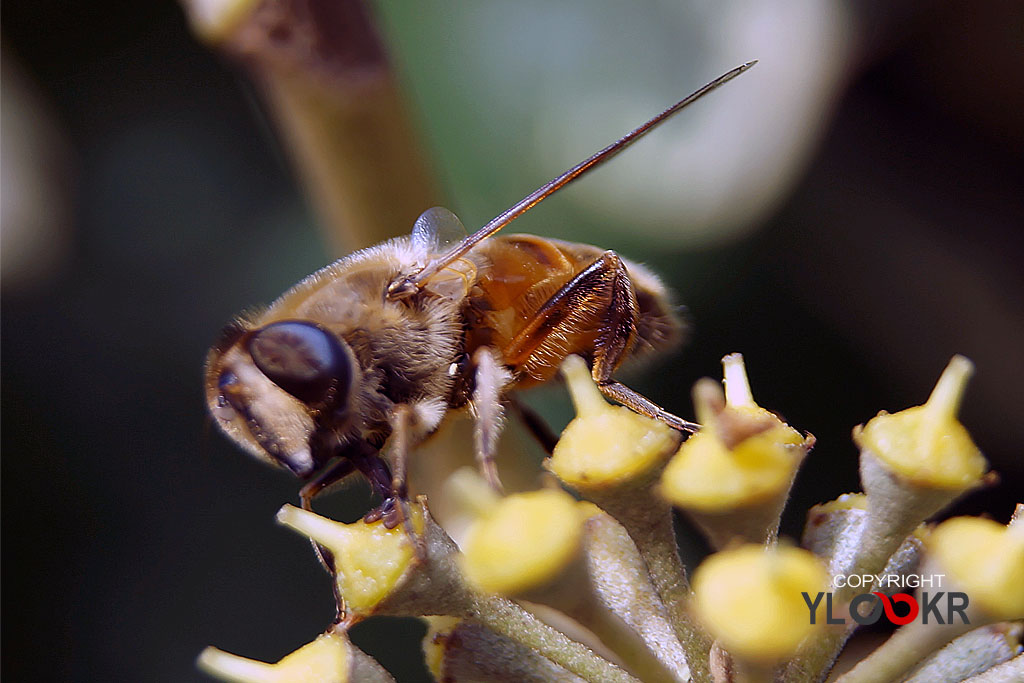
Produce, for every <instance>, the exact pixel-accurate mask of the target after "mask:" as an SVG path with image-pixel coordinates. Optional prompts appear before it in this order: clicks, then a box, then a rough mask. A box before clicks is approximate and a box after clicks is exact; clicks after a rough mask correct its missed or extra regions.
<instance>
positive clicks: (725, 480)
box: [661, 354, 814, 548]
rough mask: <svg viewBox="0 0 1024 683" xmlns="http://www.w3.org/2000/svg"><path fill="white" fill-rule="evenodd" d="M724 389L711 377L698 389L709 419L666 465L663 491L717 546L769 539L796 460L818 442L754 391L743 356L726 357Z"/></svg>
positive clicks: (697, 401)
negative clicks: (764, 403)
mask: <svg viewBox="0 0 1024 683" xmlns="http://www.w3.org/2000/svg"><path fill="white" fill-rule="evenodd" d="M722 364H723V366H724V375H725V385H726V390H725V393H724V396H723V392H722V389H721V388H720V387H719V386H718V384H717V383H716V382H714V381H713V380H710V379H704V380H701V381H699V382H698V383H697V384H696V385H695V386H694V389H693V401H694V406H695V408H696V411H697V419H698V420H699V421H700V422H701V424H703V425H704V426H703V427H702V428H701V430H700V431H699V432H697V433H696V434H694V435H693V436H692V437H690V438H689V439H688V440H687V441H686V443H684V444H683V446H682V447H681V448H680V449H679V452H678V453H677V454H676V456H675V457H674V458H673V459H672V460H671V462H669V464H668V466H667V467H666V468H665V472H664V474H663V475H662V480H661V493H662V495H664V496H665V497H666V498H667V499H668V500H669V501H670V502H672V503H673V504H674V505H676V506H678V507H681V508H683V509H685V510H686V511H687V512H688V513H689V514H690V516H691V517H693V518H694V521H695V522H696V523H697V524H698V526H700V527H701V529H702V530H703V531H704V532H705V534H706V535H707V536H708V537H709V538H710V540H711V542H712V544H713V545H714V546H715V547H716V548H723V547H725V546H726V545H728V543H729V542H730V541H731V540H732V539H733V538H736V537H738V538H741V539H743V540H745V541H748V542H752V543H763V542H765V541H766V540H770V539H771V538H772V537H773V536H774V533H775V530H776V528H777V526H778V520H779V516H780V514H781V512H782V508H783V506H784V505H785V502H786V498H787V497H788V495H789V489H790V486H791V485H792V483H793V478H794V476H795V474H796V470H797V467H798V466H799V464H800V462H801V461H802V460H803V457H804V455H806V453H807V451H808V450H810V448H811V446H812V445H813V443H814V438H813V437H810V436H809V437H807V438H804V437H803V436H801V435H800V434H799V433H798V432H797V431H796V430H795V429H793V428H792V427H790V426H789V425H787V424H785V423H784V422H782V420H780V419H779V418H778V417H776V416H775V415H774V414H772V413H770V412H768V411H767V410H765V409H764V408H761V407H760V406H758V405H757V404H756V403H754V400H753V398H752V396H751V393H750V385H749V383H748V381H747V376H746V371H745V368H744V366H743V357H742V356H741V355H740V354H732V355H729V356H726V357H725V358H724V359H722Z"/></svg>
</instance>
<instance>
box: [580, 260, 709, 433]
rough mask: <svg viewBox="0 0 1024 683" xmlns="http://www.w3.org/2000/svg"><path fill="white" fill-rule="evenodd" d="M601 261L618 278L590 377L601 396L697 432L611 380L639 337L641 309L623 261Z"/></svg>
mask: <svg viewBox="0 0 1024 683" xmlns="http://www.w3.org/2000/svg"><path fill="white" fill-rule="evenodd" d="M602 260H605V261H606V262H607V263H608V267H609V268H611V269H612V270H614V271H615V276H614V277H613V278H611V287H612V291H611V298H610V301H609V305H608V307H607V308H606V309H605V313H604V317H603V319H602V321H601V333H600V335H599V336H598V338H597V345H596V348H595V349H594V364H593V366H592V367H591V371H590V372H591V376H592V377H593V378H594V381H595V382H597V386H598V388H599V389H600V390H601V393H602V394H604V395H605V396H607V397H608V398H610V399H612V400H613V401H617V402H619V403H621V404H622V405H624V406H626V407H627V408H629V409H630V410H632V411H633V412H635V413H639V414H641V415H646V416H647V417H650V418H653V419H655V420H658V421H660V422H664V423H665V424H667V425H668V426H669V427H672V428H673V429H678V430H679V431H681V432H695V431H697V430H698V429H700V425H698V424H695V423H693V422H689V421H687V420H684V419H682V418H681V417H679V416H677V415H673V414H672V413H670V412H668V411H667V410H665V409H664V408H662V407H661V406H659V405H658V404H657V403H655V402H654V401H652V400H650V399H649V398H647V397H645V396H643V395H642V394H640V393H638V392H636V391H634V390H633V389H630V388H629V387H627V386H626V385H625V384H622V383H621V382H616V381H615V380H613V379H612V378H611V375H612V372H614V371H615V368H617V367H618V366H619V364H620V363H621V362H622V360H623V358H625V355H626V352H627V351H629V348H630V345H631V344H632V341H633V338H634V337H635V336H636V321H637V318H638V316H639V309H638V307H637V302H636V294H635V293H634V292H633V285H632V283H631V282H630V280H629V273H628V271H627V270H626V266H625V265H624V264H623V263H622V259H620V258H619V257H618V255H617V254H615V252H611V251H606V252H605V253H604V254H603V255H602Z"/></svg>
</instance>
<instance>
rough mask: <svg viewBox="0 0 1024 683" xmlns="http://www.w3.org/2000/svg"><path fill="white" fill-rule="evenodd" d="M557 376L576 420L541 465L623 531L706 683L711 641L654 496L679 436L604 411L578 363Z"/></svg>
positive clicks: (667, 510)
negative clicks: (699, 624) (697, 621)
mask: <svg viewBox="0 0 1024 683" xmlns="http://www.w3.org/2000/svg"><path fill="white" fill-rule="evenodd" d="M562 374H563V375H564V376H565V379H566V383H567V384H568V386H569V392H570V395H571V396H572V399H573V404H574V405H575V406H576V412H577V416H576V418H575V419H573V421H572V422H570V423H569V426H568V427H566V429H565V431H564V432H563V434H562V438H561V439H560V440H559V441H558V444H557V445H556V446H555V449H554V453H552V456H551V458H550V459H549V460H548V461H547V462H546V463H545V465H546V467H547V468H548V470H549V471H550V472H551V473H552V474H554V475H555V476H556V477H558V478H559V480H561V481H562V482H563V483H565V484H566V485H567V486H569V487H570V488H573V489H575V490H576V491H578V492H579V493H580V494H581V495H582V496H584V497H585V498H586V499H587V500H590V501H592V502H594V503H595V504H596V505H597V506H598V507H600V508H601V509H602V510H604V511H605V512H607V513H608V514H609V515H611V516H612V517H614V518H615V519H616V520H617V521H618V522H619V523H620V524H621V525H622V526H623V527H624V528H625V529H626V531H627V532H628V533H629V536H630V538H632V539H633V542H634V543H635V544H636V547H637V549H638V550H639V552H640V556H641V557H642V558H643V561H644V563H645V564H646V565H647V569H648V571H649V572H650V577H651V581H652V582H653V584H654V587H655V590H656V591H657V592H658V595H659V597H660V599H661V601H662V602H663V603H664V605H665V608H666V610H667V613H668V616H669V620H670V621H671V623H672V626H673V629H674V631H675V634H676V636H677V637H678V639H679V641H680V642H681V643H682V645H683V649H684V650H685V652H686V659H687V663H688V665H689V668H690V672H691V675H692V676H693V677H694V678H695V679H698V680H701V679H706V678H708V677H710V670H709V669H708V668H707V664H706V662H707V658H708V652H709V651H710V648H711V641H710V639H709V638H708V637H707V636H706V634H703V633H702V632H701V631H700V630H699V629H697V628H696V627H695V625H694V624H693V618H692V616H691V614H690V610H689V607H688V602H689V600H690V588H689V583H688V582H687V579H686V572H685V569H684V567H683V563H682V560H680V558H679V552H678V550H677V548H676V541H675V530H674V528H673V522H672V508H671V506H670V505H669V504H668V502H667V501H665V500H664V499H663V498H661V497H660V496H658V495H657V494H656V487H657V484H658V478H659V476H660V475H661V472H662V470H663V469H664V467H665V464H666V463H667V462H668V460H669V458H670V457H671V456H672V454H673V453H674V452H675V450H676V448H677V447H678V445H679V441H680V436H679V434H678V432H676V431H674V430H672V429H670V428H669V427H668V426H666V425H665V424H663V423H660V422H657V421H655V420H651V419H650V418H646V417H643V416H641V415H637V414H636V413H633V412H632V411H630V410H629V409H627V408H624V407H622V406H612V405H609V404H608V402H607V401H605V399H604V397H603V396H602V395H601V393H600V391H599V390H598V388H597V385H596V384H594V380H593V379H592V377H591V375H590V371H589V369H588V368H587V365H586V363H585V362H584V361H583V360H582V359H581V358H579V357H576V356H570V357H569V358H566V359H565V362H564V363H563V364H562Z"/></svg>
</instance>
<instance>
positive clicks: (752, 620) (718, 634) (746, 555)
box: [693, 545, 828, 665]
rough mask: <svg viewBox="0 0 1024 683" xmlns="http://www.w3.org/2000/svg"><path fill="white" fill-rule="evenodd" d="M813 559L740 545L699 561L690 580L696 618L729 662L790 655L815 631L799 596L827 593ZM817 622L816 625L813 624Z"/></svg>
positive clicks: (777, 549)
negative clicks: (730, 656)
mask: <svg viewBox="0 0 1024 683" xmlns="http://www.w3.org/2000/svg"><path fill="white" fill-rule="evenodd" d="M827 584H828V577H827V575H826V572H825V568H824V567H823V566H822V565H821V562H820V561H819V560H818V558H816V557H815V556H814V555H813V554H811V553H809V552H807V551H806V550H800V549H799V548H790V547H770V548H768V549H765V548H764V547H762V546H760V545H746V546H742V547H739V548H737V549H735V550H725V551H722V552H719V553H716V554H715V555H712V556H711V557H709V558H708V559H707V560H705V561H704V563H703V564H701V565H700V567H698V568H697V571H696V572H695V573H694V577H693V592H694V596H695V607H696V610H697V615H698V617H699V618H700V620H701V621H702V622H703V623H704V624H705V626H706V627H707V629H708V630H709V631H710V632H711V634H712V635H713V636H714V637H715V638H716V639H717V640H718V642H719V643H721V645H722V646H723V647H724V648H725V649H726V650H727V651H728V652H729V653H730V654H731V655H732V656H733V657H734V658H737V659H739V660H747V661H750V662H753V663H756V664H758V665H765V664H770V663H773V662H777V661H780V660H783V659H786V658H788V657H790V656H792V655H793V654H794V653H795V652H796V650H797V647H798V646H799V645H800V643H801V641H803V640H804V638H806V637H807V636H808V635H810V634H811V633H812V632H813V631H814V630H815V628H816V626H815V625H812V624H811V623H810V619H809V618H808V610H807V603H806V602H805V600H804V598H803V596H802V593H808V594H809V595H816V594H817V593H818V592H820V591H825V590H827ZM819 623H820V622H819Z"/></svg>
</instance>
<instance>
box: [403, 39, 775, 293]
mask: <svg viewBox="0 0 1024 683" xmlns="http://www.w3.org/2000/svg"><path fill="white" fill-rule="evenodd" d="M755 64H757V60H756V59H755V60H752V61H749V62H747V63H746V64H741V65H740V66H737V67H736V68H734V69H731V70H729V71H727V72H725V73H724V74H722V75H721V76H719V77H718V78H716V79H715V80H713V81H711V82H710V83H708V84H707V85H704V86H703V87H701V88H698V89H697V90H695V91H694V92H692V93H690V94H689V95H687V96H686V97H684V98H683V99H681V100H679V101H678V102H676V103H675V104H673V105H672V106H671V107H669V108H668V109H666V110H665V111H663V112H661V113H660V114H658V115H657V116H655V117H654V118H652V119H650V120H649V121H647V122H646V123H644V124H643V125H641V126H640V127H639V128H636V129H634V130H633V131H632V132H630V133H627V134H626V135H624V136H622V137H621V138H619V139H618V140H616V141H615V142H613V143H612V144H610V145H608V146H607V147H605V148H604V149H602V150H601V151H599V152H597V153H595V154H593V155H591V156H590V157H588V158H586V159H584V160H583V161H581V162H580V163H578V164H576V165H575V166H573V167H572V168H570V169H569V170H568V171H566V172H565V173H563V174H561V175H560V176H558V177H557V178H554V179H553V180H549V181H548V182H546V183H544V184H543V185H541V186H540V187H538V188H537V189H536V190H534V191H533V192H531V193H530V194H528V195H526V196H525V197H523V198H522V199H520V200H519V201H518V202H516V203H515V204H514V205H513V206H511V207H509V208H508V209H506V210H505V211H502V212H501V213H500V214H498V215H497V216H495V217H494V218H493V219H491V221H490V222H488V223H487V225H485V226H484V227H482V228H480V229H479V230H477V231H476V232H475V233H473V234H472V235H470V236H469V237H467V238H466V239H464V240H462V242H460V243H459V244H457V245H455V246H454V247H452V248H451V249H449V250H448V251H447V252H445V253H444V254H442V255H441V256H439V257H438V258H437V259H435V260H434V261H432V262H431V263H429V264H428V265H426V266H425V267H424V268H422V269H421V270H419V271H418V272H416V273H413V274H411V275H408V276H406V277H404V278H402V279H400V280H396V281H395V282H393V283H392V284H391V286H390V287H389V288H388V298H390V299H401V298H404V297H406V296H410V295H411V294H413V293H414V292H417V291H419V289H420V288H421V287H422V286H423V285H424V283H426V282H427V280H429V279H430V278H431V277H433V276H434V275H436V274H437V272H438V271H440V270H441V269H442V268H444V267H446V266H447V265H449V264H450V263H452V262H453V261H455V260H456V259H458V258H461V257H462V256H463V255H465V254H466V252H468V251H469V250H470V249H472V248H473V247H475V246H476V245H477V244H479V243H480V242H482V241H484V240H485V239H487V238H488V237H490V236H491V235H493V234H495V233H496V232H498V231H499V230H501V229H502V228H504V227H505V226H506V225H508V224H509V223H511V222H512V221H514V220H515V219H517V218H519V217H520V216H522V215H523V214H524V213H526V212H527V211H529V210H530V209H532V208H533V207H534V206H536V205H537V204H539V203H540V202H542V201H543V200H544V199H546V198H547V197H549V196H551V195H553V194H554V193H555V192H558V191H559V190H561V189H562V188H563V187H565V186H566V185H568V184H569V183H571V182H572V181H574V180H576V179H577V178H580V177H582V176H583V175H585V174H586V173H587V172H588V171H590V170H591V169H593V168H596V167H597V166H600V165H601V164H603V163H604V162H606V161H608V160H610V159H611V158H612V157H614V156H615V155H616V154H618V153H619V152H621V151H622V150H624V149H626V148H627V147H629V146H630V145H631V144H633V143H634V142H636V141H637V140H639V139H640V138H642V137H643V136H644V135H646V134H647V133H649V132H650V131H652V130H654V128H656V127H657V126H658V124H660V123H662V122H663V121H665V120H666V119H668V118H670V117H671V116H672V115H673V114H675V113H676V112H678V111H679V110H681V109H683V108H684V107H686V106H687V105H689V104H692V103H693V102H696V101H697V100H699V99H700V98H701V97H703V96H704V95H707V94H708V93H709V92H711V91H712V90H714V89H715V88H717V87H719V86H721V85H724V84H725V83H728V82H729V81H731V80H732V79H734V78H736V77H737V76H739V75H740V74H741V73H743V72H744V71H746V70H747V69H749V68H750V67H752V66H754V65H755Z"/></svg>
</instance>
